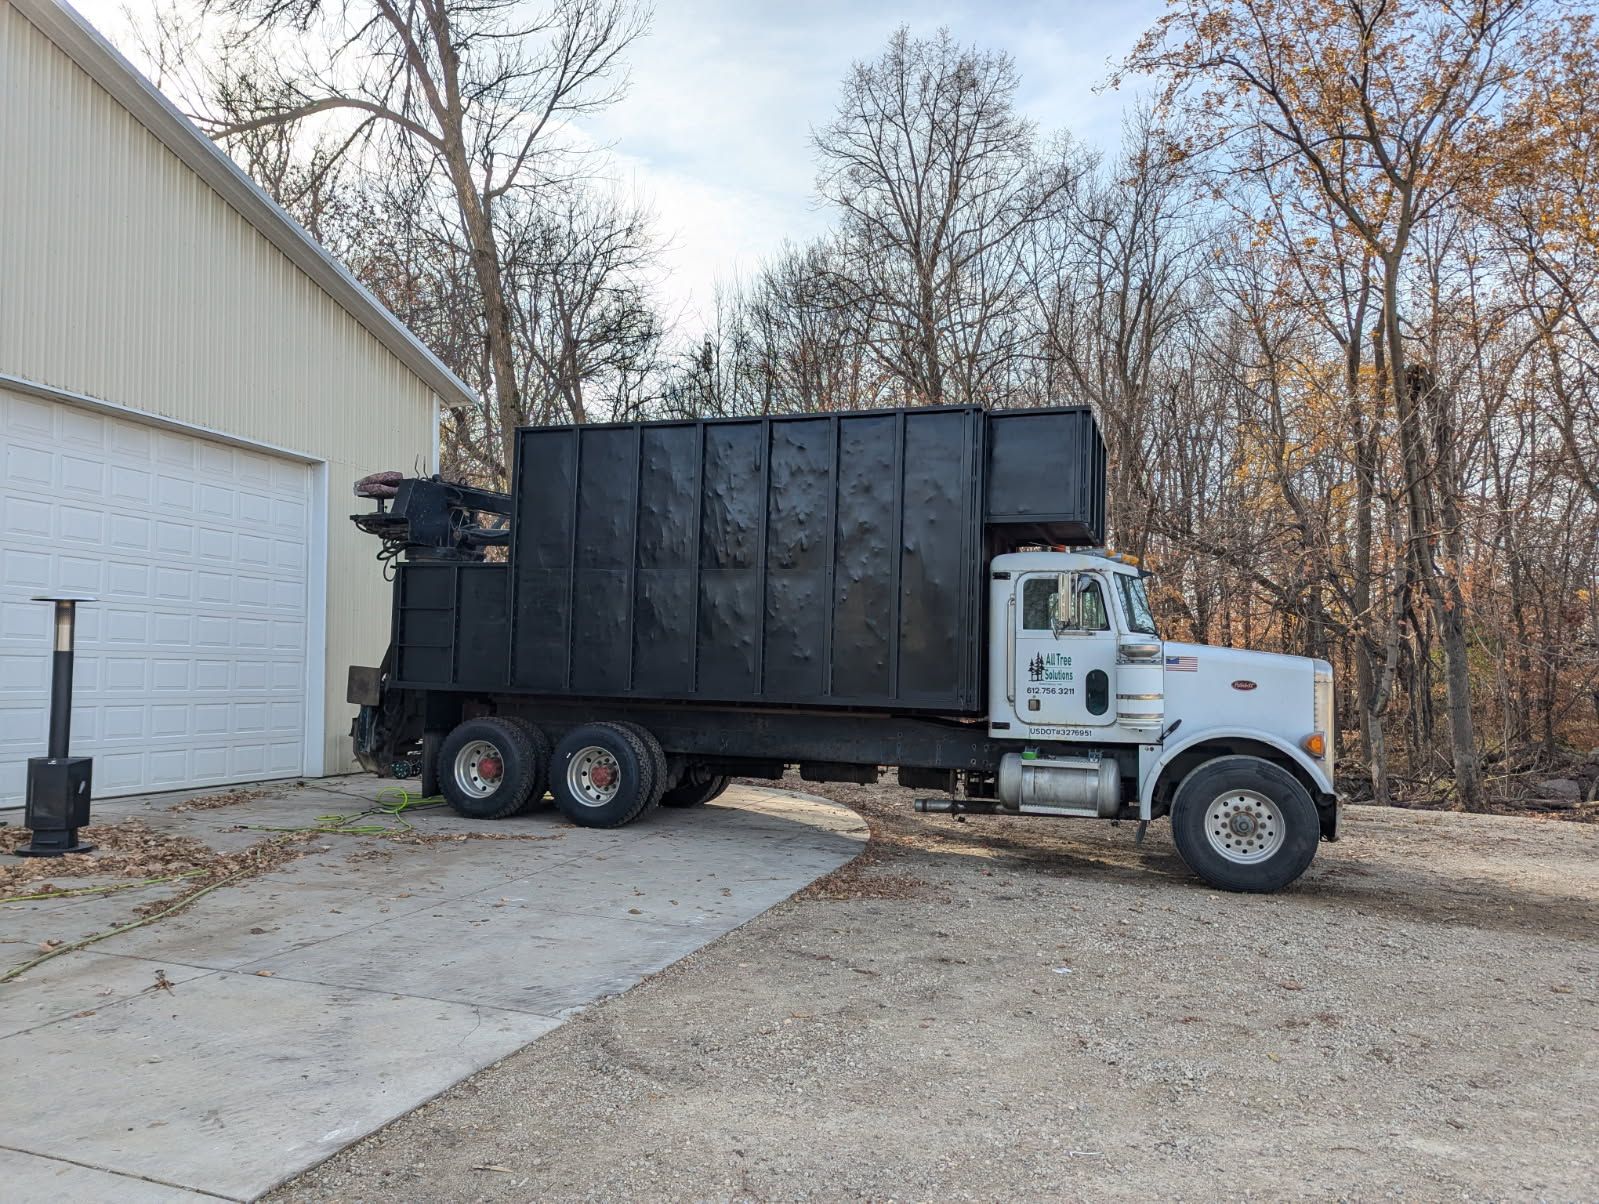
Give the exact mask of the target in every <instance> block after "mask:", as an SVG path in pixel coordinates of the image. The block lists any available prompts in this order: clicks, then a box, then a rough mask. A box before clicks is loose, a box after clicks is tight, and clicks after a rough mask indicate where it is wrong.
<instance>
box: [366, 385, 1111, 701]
mask: <svg viewBox="0 0 1599 1204" xmlns="http://www.w3.org/2000/svg"><path fill="white" fill-rule="evenodd" d="M513 494H514V513H513V515H512V522H513V526H514V530H513V542H512V546H511V553H510V559H509V563H506V562H497V561H490V562H480V563H438V562H429V561H425V560H424V561H417V562H413V563H406V564H402V565H400V566H399V567H398V573H399V580H398V585H397V587H396V590H395V611H394V624H395V635H394V648H395V683H396V684H400V685H405V686H408V687H413V688H418V689H453V690H462V691H473V692H480V693H501V692H505V693H519V694H543V695H552V696H587V697H593V698H612V697H620V698H649V699H668V700H679V701H683V702H707V703H709V702H723V703H765V704H770V705H777V706H858V707H873V708H883V709H894V710H905V711H937V712H942V713H946V714H966V715H970V714H976V713H980V712H981V711H982V710H983V708H984V705H985V700H984V697H983V691H984V688H985V684H986V676H985V673H984V667H985V666H984V656H985V654H986V643H987V641H986V634H985V630H984V624H985V615H984V611H983V607H984V604H985V599H986V598H987V590H986V588H985V587H984V584H983V577H984V569H985V567H986V564H987V559H988V557H990V556H993V555H996V554H998V553H1000V552H1006V551H1011V550H1013V549H1015V548H1017V547H1020V546H1023V545H1027V544H1084V543H1097V542H1099V540H1100V539H1101V538H1102V537H1103V535H1104V522H1105V500H1104V494H1105V449H1104V445H1103V444H1102V443H1101V441H1100V438H1099V431H1098V429H1097V428H1096V427H1095V424H1094V418H1093V415H1092V413H1091V412H1090V411H1088V410H1087V409H1084V408H1072V409H1053V410H1017V411H1010V412H997V413H990V414H984V413H983V411H982V410H981V409H979V408H977V407H975V406H959V407H929V408H925V409H914V410H890V411H879V412H872V413H849V414H816V415H795V416H790V417H777V418H727V419H705V420H702V421H697V422H649V423H634V424H631V425H624V426H584V427H541V428H529V429H524V430H520V431H518V432H517V446H516V466H515V480H514V484H513Z"/></svg>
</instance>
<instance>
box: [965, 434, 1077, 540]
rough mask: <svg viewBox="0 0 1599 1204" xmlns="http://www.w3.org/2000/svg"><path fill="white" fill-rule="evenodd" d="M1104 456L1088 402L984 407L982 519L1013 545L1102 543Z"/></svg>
mask: <svg viewBox="0 0 1599 1204" xmlns="http://www.w3.org/2000/svg"><path fill="white" fill-rule="evenodd" d="M1104 457H1105V446H1104V444H1103V443H1102V442H1101V440H1100V438H1099V430H1098V428H1097V427H1096V426H1095V424H1094V415H1093V412H1092V411H1090V410H1088V409H1087V408H1074V409H1061V410H1015V411H1010V412H1007V413H996V414H990V415H989V417H988V491H987V508H986V514H985V520H986V521H987V523H988V524H989V526H990V527H1003V528H1005V529H1006V531H1005V532H1003V533H1002V534H1004V535H1008V536H1009V542H1010V543H1011V544H1012V545H1013V546H1016V545H1021V544H1025V543H1041V544H1097V543H1102V542H1103V541H1104V538H1105V490H1104Z"/></svg>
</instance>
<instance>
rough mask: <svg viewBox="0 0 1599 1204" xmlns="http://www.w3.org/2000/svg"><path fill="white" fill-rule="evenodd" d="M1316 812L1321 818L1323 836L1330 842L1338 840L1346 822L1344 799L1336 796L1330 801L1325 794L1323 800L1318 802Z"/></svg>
mask: <svg viewBox="0 0 1599 1204" xmlns="http://www.w3.org/2000/svg"><path fill="white" fill-rule="evenodd" d="M1316 814H1317V815H1318V816H1319V817H1320V818H1321V838H1322V839H1323V840H1325V841H1328V842H1332V841H1335V840H1337V839H1338V832H1339V829H1340V828H1341V827H1343V822H1344V804H1343V800H1342V799H1336V798H1335V799H1333V801H1332V802H1330V803H1329V802H1327V801H1326V799H1325V796H1323V799H1322V801H1320V802H1318V803H1317V804H1316Z"/></svg>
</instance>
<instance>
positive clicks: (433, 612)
mask: <svg viewBox="0 0 1599 1204" xmlns="http://www.w3.org/2000/svg"><path fill="white" fill-rule="evenodd" d="M394 588H395V600H396V607H395V616H394V621H395V648H396V664H395V676H396V677H397V678H399V679H400V680H402V681H409V682H423V683H428V684H438V685H447V684H449V683H450V682H451V681H453V680H454V673H453V668H454V663H455V655H454V648H455V622H456V597H455V566H454V565H450V564H408V565H403V566H401V568H400V569H399V570H398V573H397V574H396V577H395V583H394Z"/></svg>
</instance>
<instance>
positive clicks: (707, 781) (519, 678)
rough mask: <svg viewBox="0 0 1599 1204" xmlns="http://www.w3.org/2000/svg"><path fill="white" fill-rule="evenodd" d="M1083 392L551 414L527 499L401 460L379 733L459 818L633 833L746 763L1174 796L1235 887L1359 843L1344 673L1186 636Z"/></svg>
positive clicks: (527, 462)
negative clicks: (560, 417) (1059, 402)
mask: <svg viewBox="0 0 1599 1204" xmlns="http://www.w3.org/2000/svg"><path fill="white" fill-rule="evenodd" d="M1105 472H1106V462H1105V449H1104V444H1103V441H1102V439H1101V437H1100V434H1099V430H1098V426H1097V424H1096V421H1095V418H1094V414H1093V412H1092V411H1091V410H1090V409H1088V408H1085V407H1058V408H1050V409H1033V410H1014V411H985V410H984V409H982V408H980V407H976V406H929V407H919V408H912V409H898V410H885V411H869V412H851V413H825V414H803V415H786V416H762V417H734V418H706V419H699V420H692V421H663V422H634V423H619V424H604V425H600V424H591V425H583V426H567V427H529V428H523V429H520V430H518V431H517V432H516V436H515V448H514V456H513V463H512V477H511V489H510V492H509V493H499V492H495V491H490V490H485V489H479V488H475V487H471V486H468V485H464V484H458V483H453V482H449V481H445V480H442V479H440V478H438V477H433V478H402V477H401V476H400V475H399V474H397V473H391V474H378V475H377V476H375V477H372V478H367V479H366V480H365V481H364V482H362V483H360V484H359V485H358V489H357V492H358V493H359V494H361V495H362V496H364V497H367V498H369V499H372V500H375V501H376V509H375V510H374V511H369V512H365V513H361V514H357V515H354V516H352V518H353V520H354V521H355V523H356V524H357V525H358V526H359V527H360V528H361V529H362V530H364V531H366V532H368V533H370V534H372V535H374V536H376V537H377V538H378V539H380V540H381V551H380V552H379V559H380V560H381V561H382V562H383V564H384V566H385V570H386V571H388V572H389V573H390V574H391V575H392V580H393V610H392V614H391V617H390V623H391V638H390V644H389V648H388V652H387V654H386V655H385V657H384V658H383V661H382V663H381V664H380V665H377V666H355V667H352V668H351V670H350V681H349V699H350V701H351V702H352V703H355V704H357V706H358V708H359V709H358V713H357V715H356V718H355V720H354V723H353V733H352V734H353V738H354V744H355V753H356V756H357V758H358V759H359V760H360V762H361V763H362V764H363V765H364V766H366V767H367V768H368V769H370V770H372V771H374V772H376V773H379V774H386V775H391V776H407V775H411V774H418V775H420V776H421V778H422V784H423V789H424V790H425V791H427V792H428V793H433V792H434V791H437V792H440V793H442V794H443V796H444V798H445V799H446V800H447V801H448V802H449V804H450V805H451V806H452V807H453V808H454V809H455V810H456V811H457V812H459V813H460V814H462V815H464V816H469V817H473V818H476V819H482V820H493V819H501V818H504V817H507V816H512V815H516V814H518V813H520V812H523V811H525V810H528V809H530V808H533V807H536V806H539V805H541V804H542V803H543V801H544V799H545V797H546V795H548V796H549V797H551V798H552V799H553V801H554V805H555V806H556V807H557V808H559V809H560V812H561V814H563V815H564V816H565V817H566V818H567V819H568V820H570V821H571V822H572V823H575V824H579V825H582V826H585V827H606V828H608V827H617V826H620V825H624V824H628V823H631V822H633V821H634V820H636V819H637V818H638V817H639V816H640V815H641V814H643V813H644V812H645V811H646V810H647V809H649V808H651V807H653V806H655V805H657V804H659V805H661V806H664V807H692V806H696V805H700V804H703V803H706V802H708V801H710V800H712V799H714V798H715V797H717V795H718V794H720V793H721V792H722V791H723V790H724V789H725V788H726V787H727V784H728V781H729V779H730V778H732V777H735V776H740V777H754V778H763V779H775V778H779V777H781V776H782V775H783V774H784V773H785V772H786V771H788V770H790V769H793V768H797V769H798V771H799V774H800V776H801V778H803V779H804V780H806V781H810V782H828V781H847V782H866V783H869V782H876V781H878V780H879V775H880V773H882V772H884V771H892V772H894V773H895V774H896V776H897V780H898V782H899V783H900V784H901V785H904V786H908V787H912V788H914V789H916V790H918V791H922V792H926V797H919V798H917V799H916V802H915V806H916V807H917V808H918V809H920V810H925V811H932V812H947V813H961V812H968V811H969V812H996V813H999V814H1008V815H1025V816H1038V817H1048V818H1054V819H1098V820H1111V821H1133V822H1136V823H1137V825H1138V828H1137V835H1138V838H1139V839H1142V837H1143V834H1144V831H1145V828H1146V826H1147V824H1148V823H1149V822H1150V821H1152V820H1156V819H1161V818H1166V819H1169V821H1170V823H1171V825H1172V836H1173V840H1174V843H1175V844H1176V847H1177V850H1178V852H1179V853H1180V855H1181V856H1182V858H1183V860H1184V862H1185V863H1186V864H1187V865H1188V866H1189V868H1190V869H1191V870H1193V872H1194V873H1196V874H1197V875H1198V876H1199V877H1201V878H1203V879H1204V880H1205V881H1206V882H1209V883H1211V884H1212V885H1214V886H1217V887H1220V888H1224V889H1228V890H1238V891H1271V890H1276V889H1279V888H1281V887H1284V886H1286V885H1288V884H1289V883H1291V882H1293V881H1294V880H1295V879H1297V878H1298V877H1299V876H1300V875H1301V874H1302V873H1303V872H1304V870H1305V869H1306V867H1307V866H1308V865H1309V864H1310V862H1311V860H1312V858H1313V857H1314V856H1315V852H1316V847H1317V844H1318V842H1319V841H1321V840H1335V839H1336V838H1337V835H1338V824H1339V804H1338V800H1337V797H1336V794H1335V791H1334V785H1333V751H1334V746H1335V743H1336V739H1335V732H1334V730H1333V727H1334V710H1333V678H1332V669H1331V666H1330V665H1328V664H1327V663H1326V662H1325V661H1320V660H1314V659H1310V658H1306V657H1300V656H1287V655H1279V654H1274V653H1265V652H1256V651H1247V650H1243V649H1235V648H1225V647H1211V646H1204V645H1197V644H1187V643H1180V642H1177V641H1174V640H1166V639H1163V638H1162V637H1161V634H1160V630H1159V627H1158V625H1157V623H1156V619H1155V616H1154V614H1153V613H1152V610H1151V607H1150V603H1149V596H1148V593H1147V590H1146V581H1145V573H1144V571H1143V570H1142V569H1141V568H1140V567H1139V566H1138V565H1137V564H1136V563H1135V562H1134V561H1133V560H1132V558H1130V557H1126V556H1122V555H1118V554H1116V553H1114V552H1111V551H1108V550H1106V549H1105V548H1104V547H1103V546H1102V545H1103V543H1104V536H1105V530H1104V528H1105Z"/></svg>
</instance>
